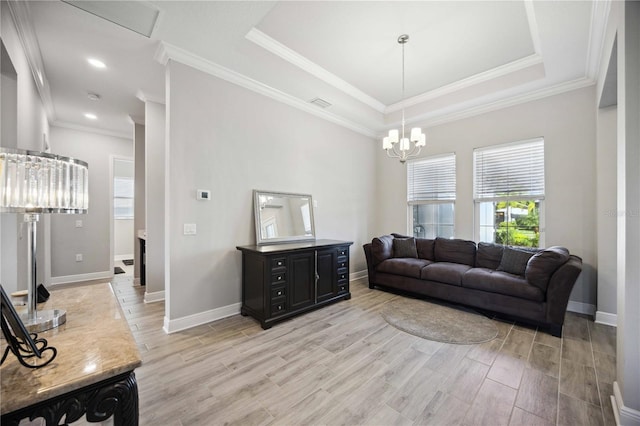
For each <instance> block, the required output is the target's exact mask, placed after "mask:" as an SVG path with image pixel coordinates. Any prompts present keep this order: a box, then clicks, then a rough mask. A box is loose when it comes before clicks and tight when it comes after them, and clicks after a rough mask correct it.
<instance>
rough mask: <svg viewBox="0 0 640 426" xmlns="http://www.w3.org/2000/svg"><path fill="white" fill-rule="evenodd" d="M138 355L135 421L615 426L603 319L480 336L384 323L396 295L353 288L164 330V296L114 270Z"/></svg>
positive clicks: (611, 356) (611, 340) (610, 342)
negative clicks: (340, 297)
mask: <svg viewBox="0 0 640 426" xmlns="http://www.w3.org/2000/svg"><path fill="white" fill-rule="evenodd" d="M114 287H115V291H116V294H117V296H118V297H119V299H120V301H121V303H122V307H123V310H124V311H125V315H126V317H127V320H128V321H129V324H130V326H131V329H132V331H133V334H134V336H135V339H136V341H137V342H138V345H139V348H140V352H141V354H142V357H143V365H142V366H141V367H140V368H139V369H137V370H136V376H137V378H138V387H139V392H140V423H141V424H142V425H185V426H186V425H215V424H242V425H254V424H255V425H258V424H264V425H268V424H274V425H275V424H293V425H299V424H327V425H334V424H335V425H338V424H345V425H356V424H367V425H392V424H400V425H405V424H406V425H410V424H433V425H458V424H460V425H491V426H494V425H571V426H573V425H591V424H593V425H613V424H615V421H614V418H613V412H612V410H611V404H610V399H609V395H611V394H612V383H613V380H614V378H615V362H616V360H615V347H616V345H615V329H613V328H612V327H607V326H602V325H598V324H594V323H593V322H592V321H590V320H588V319H587V318H585V317H581V316H579V315H576V314H571V313H569V314H568V315H567V319H566V323H565V331H564V338H563V339H559V338H555V337H552V336H550V335H548V334H546V333H543V332H537V331H536V330H535V329H531V328H527V327H524V326H520V325H517V324H516V325H514V324H510V323H504V322H497V321H496V324H497V326H498V328H499V330H500V333H499V336H498V338H496V339H494V340H493V341H491V342H488V343H485V344H481V345H451V344H443V343H438V342H433V341H429V340H424V339H421V338H418V337H414V336H411V335H409V334H406V333H404V332H401V331H399V330H396V329H395V328H393V327H391V326H389V325H388V324H387V323H386V322H385V321H384V320H383V319H382V318H381V316H380V315H379V310H380V308H381V306H382V305H383V304H384V303H386V302H388V301H390V300H392V299H394V298H396V297H400V296H397V295H394V294H390V293H386V292H384V291H381V290H369V288H368V287H367V285H366V282H365V281H364V280H358V281H354V282H351V289H352V294H353V297H352V299H351V300H349V301H342V302H338V303H336V304H333V305H330V306H328V307H325V308H322V309H319V310H317V311H313V312H311V313H308V314H305V315H303V316H300V317H297V318H295V319H293V320H289V321H287V322H284V323H281V324H278V325H276V326H274V327H273V328H272V329H270V330H267V331H264V330H262V329H261V328H260V326H259V325H258V323H257V322H256V321H254V320H252V319H251V318H246V317H242V316H240V315H237V316H233V317H230V318H227V319H224V320H220V321H217V322H214V323H210V324H206V325H202V326H199V327H196V328H193V329H190V330H186V331H183V332H179V333H175V334H171V335H166V334H165V333H164V332H163V331H162V329H161V327H162V322H163V315H164V304H163V303H154V304H144V303H143V302H142V296H143V292H144V288H142V287H137V286H133V285H132V283H131V278H130V277H126V276H116V277H115V279H114Z"/></svg>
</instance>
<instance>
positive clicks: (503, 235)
mask: <svg viewBox="0 0 640 426" xmlns="http://www.w3.org/2000/svg"><path fill="white" fill-rule="evenodd" d="M495 209H496V210H495V219H496V234H495V235H496V236H495V239H496V241H495V242H496V243H498V244H505V245H512V246H521V247H538V244H539V241H540V206H539V203H538V202H536V201H532V200H529V201H501V202H498V203H496V207H495ZM524 211H526V214H522V212H524Z"/></svg>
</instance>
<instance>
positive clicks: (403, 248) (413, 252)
mask: <svg viewBox="0 0 640 426" xmlns="http://www.w3.org/2000/svg"><path fill="white" fill-rule="evenodd" d="M393 257H412V258H417V257H418V250H417V249H416V240H415V238H394V239H393Z"/></svg>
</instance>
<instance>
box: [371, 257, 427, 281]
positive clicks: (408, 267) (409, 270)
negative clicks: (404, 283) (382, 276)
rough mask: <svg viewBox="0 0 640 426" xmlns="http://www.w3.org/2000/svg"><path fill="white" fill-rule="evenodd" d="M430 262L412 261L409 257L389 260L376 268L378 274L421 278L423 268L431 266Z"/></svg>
mask: <svg viewBox="0 0 640 426" xmlns="http://www.w3.org/2000/svg"><path fill="white" fill-rule="evenodd" d="M431 263H432V262H431V261H430V260H424V259H412V258H409V257H403V258H399V257H398V258H393V259H387V260H385V261H383V262H382V263H380V264H379V265H378V267H377V268H376V271H377V272H386V273H387V274H394V275H402V276H405V277H411V278H420V272H421V271H422V268H424V267H425V266H427V265H429V264H431Z"/></svg>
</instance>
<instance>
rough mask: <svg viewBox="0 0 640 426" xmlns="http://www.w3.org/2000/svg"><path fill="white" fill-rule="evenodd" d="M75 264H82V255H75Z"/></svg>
mask: <svg viewBox="0 0 640 426" xmlns="http://www.w3.org/2000/svg"><path fill="white" fill-rule="evenodd" d="M76 262H82V255H81V254H76Z"/></svg>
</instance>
